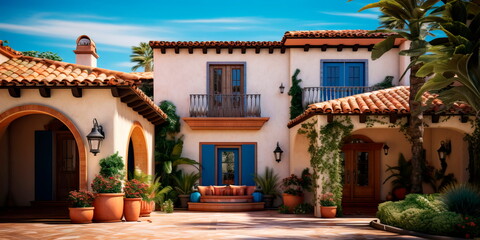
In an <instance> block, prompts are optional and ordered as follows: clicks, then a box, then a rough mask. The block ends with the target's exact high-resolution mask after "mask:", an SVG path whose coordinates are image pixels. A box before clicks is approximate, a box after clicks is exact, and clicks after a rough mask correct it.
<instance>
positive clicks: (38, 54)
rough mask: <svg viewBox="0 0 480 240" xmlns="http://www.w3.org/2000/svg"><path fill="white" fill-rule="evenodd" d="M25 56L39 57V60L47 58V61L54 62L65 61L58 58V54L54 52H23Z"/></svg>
mask: <svg viewBox="0 0 480 240" xmlns="http://www.w3.org/2000/svg"><path fill="white" fill-rule="evenodd" d="M22 54H23V55H24V56H29V57H37V58H45V59H50V60H54V61H63V59H62V58H61V57H60V56H58V54H57V53H53V52H39V51H24V52H22Z"/></svg>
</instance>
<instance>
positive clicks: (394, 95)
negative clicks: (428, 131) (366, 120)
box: [287, 86, 470, 127]
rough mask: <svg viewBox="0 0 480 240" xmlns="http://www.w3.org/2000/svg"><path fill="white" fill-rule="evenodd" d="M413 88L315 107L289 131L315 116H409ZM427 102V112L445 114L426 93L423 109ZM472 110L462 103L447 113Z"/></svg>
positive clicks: (326, 103) (369, 93)
mask: <svg viewBox="0 0 480 240" xmlns="http://www.w3.org/2000/svg"><path fill="white" fill-rule="evenodd" d="M409 96H410V87H409V86H398V87H393V88H388V89H382V90H377V91H373V92H367V93H362V94H357V95H353V96H348V97H344V98H339V99H334V100H329V101H325V102H319V103H314V104H311V105H309V106H308V108H307V110H305V111H304V112H303V113H302V114H301V115H300V116H298V117H296V118H295V119H293V120H291V121H290V122H289V123H288V125H287V126H288V127H293V126H295V125H297V124H299V123H301V122H303V121H305V120H307V119H308V118H310V117H312V116H314V115H319V114H323V115H328V114H337V115H351V114H377V115H380V114H391V113H395V114H409V113H410V107H409V103H408V102H409V100H408V98H409ZM427 100H432V105H431V106H429V108H428V109H425V112H437V111H440V110H445V108H446V106H445V105H444V104H443V102H442V101H441V100H440V99H438V98H436V95H433V94H430V93H425V94H423V97H422V102H423V103H424V104H423V105H424V107H426V104H425V103H426V102H427ZM469 112H470V107H469V106H468V105H466V104H463V103H456V104H454V105H453V106H452V108H451V109H449V110H448V111H446V113H450V114H463V113H465V114H468V113H469Z"/></svg>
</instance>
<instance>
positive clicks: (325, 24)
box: [303, 22, 347, 27]
mask: <svg viewBox="0 0 480 240" xmlns="http://www.w3.org/2000/svg"><path fill="white" fill-rule="evenodd" d="M346 24H347V23H341V22H320V23H308V24H304V25H303V26H312V27H313V26H332V25H335V26H337V25H346Z"/></svg>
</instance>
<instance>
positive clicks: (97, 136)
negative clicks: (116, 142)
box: [87, 118, 105, 156]
mask: <svg viewBox="0 0 480 240" xmlns="http://www.w3.org/2000/svg"><path fill="white" fill-rule="evenodd" d="M104 138H105V134H104V133H103V127H102V126H101V125H98V122H97V119H96V118H94V119H93V128H92V131H91V132H90V133H89V134H88V135H87V139H88V146H89V147H90V152H91V153H93V155H94V156H96V155H97V153H99V152H100V145H101V143H102V141H103V139H104Z"/></svg>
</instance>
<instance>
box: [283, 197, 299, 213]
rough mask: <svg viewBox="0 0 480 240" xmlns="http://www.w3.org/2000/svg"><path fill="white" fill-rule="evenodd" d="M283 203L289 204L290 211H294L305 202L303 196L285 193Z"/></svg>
mask: <svg viewBox="0 0 480 240" xmlns="http://www.w3.org/2000/svg"><path fill="white" fill-rule="evenodd" d="M282 196H283V205H285V206H287V207H288V208H289V209H290V211H293V209H295V207H296V206H298V205H300V204H302V203H303V196H296V195H292V194H288V193H283V194H282Z"/></svg>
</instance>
